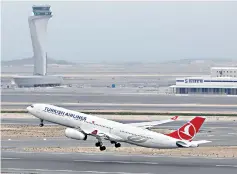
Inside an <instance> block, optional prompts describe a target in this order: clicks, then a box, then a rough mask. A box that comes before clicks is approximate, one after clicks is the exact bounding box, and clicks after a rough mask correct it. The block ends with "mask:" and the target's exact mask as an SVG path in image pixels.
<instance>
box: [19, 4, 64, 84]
mask: <svg viewBox="0 0 237 174" xmlns="http://www.w3.org/2000/svg"><path fill="white" fill-rule="evenodd" d="M50 18H52V12H51V10H50V6H49V5H37V6H33V7H32V15H31V16H29V18H28V22H29V28H30V35H31V41H32V47H33V53H34V56H33V59H34V72H33V75H31V76H16V77H14V81H15V83H16V85H17V86H18V87H20V88H21V87H47V86H60V85H62V83H63V78H62V77H60V76H49V75H47V26H48V21H49V19H50Z"/></svg>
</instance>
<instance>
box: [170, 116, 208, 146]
mask: <svg viewBox="0 0 237 174" xmlns="http://www.w3.org/2000/svg"><path fill="white" fill-rule="evenodd" d="M205 119H206V118H203V117H195V118H194V119H192V120H191V121H190V122H188V123H186V124H185V125H183V126H182V127H181V128H179V129H178V130H176V131H174V132H171V133H169V134H166V135H167V136H170V137H172V138H176V139H179V140H187V141H192V139H193V138H194V137H195V135H196V134H197V133H198V131H199V129H200V128H201V126H202V124H203V123H204V121H205Z"/></svg>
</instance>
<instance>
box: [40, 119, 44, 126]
mask: <svg viewBox="0 0 237 174" xmlns="http://www.w3.org/2000/svg"><path fill="white" fill-rule="evenodd" d="M39 126H40V127H43V126H44V120H42V119H40V124H39Z"/></svg>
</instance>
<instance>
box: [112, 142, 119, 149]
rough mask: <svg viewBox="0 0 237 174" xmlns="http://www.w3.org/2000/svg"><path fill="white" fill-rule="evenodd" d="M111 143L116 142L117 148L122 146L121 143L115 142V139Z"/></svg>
mask: <svg viewBox="0 0 237 174" xmlns="http://www.w3.org/2000/svg"><path fill="white" fill-rule="evenodd" d="M111 144H114V146H115V147H116V148H118V147H121V144H120V143H117V142H115V141H111Z"/></svg>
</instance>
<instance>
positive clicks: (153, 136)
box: [27, 104, 178, 148]
mask: <svg viewBox="0 0 237 174" xmlns="http://www.w3.org/2000/svg"><path fill="white" fill-rule="evenodd" d="M27 110H28V111H29V112H30V113H31V114H32V115H34V116H35V117H38V118H40V119H43V120H46V121H49V122H53V123H56V124H59V125H63V126H66V127H70V128H75V129H77V128H78V129H82V130H83V129H84V130H91V132H92V131H94V130H98V131H99V132H104V133H107V134H110V135H113V136H114V137H119V140H118V139H116V140H117V141H120V142H126V143H130V144H134V145H138V146H143V147H150V148H177V145H176V142H177V141H178V140H177V139H175V138H172V137H169V136H166V135H164V134H160V133H156V132H153V131H149V130H147V129H143V128H139V127H135V126H132V125H128V124H123V123H119V122H115V121H111V120H107V119H104V118H99V117H96V116H92V115H88V114H83V113H80V112H75V111H72V110H68V109H65V108H61V107H56V106H53V105H48V104H35V105H34V108H30V107H28V108H27Z"/></svg>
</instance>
